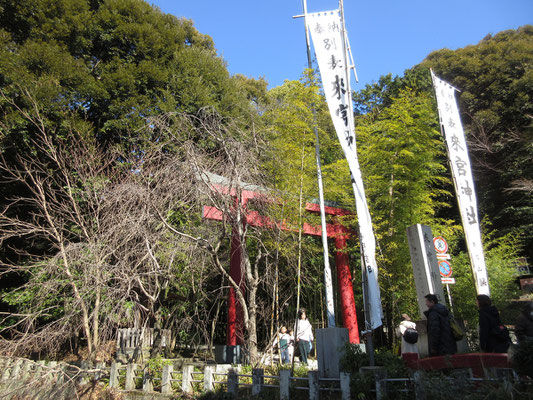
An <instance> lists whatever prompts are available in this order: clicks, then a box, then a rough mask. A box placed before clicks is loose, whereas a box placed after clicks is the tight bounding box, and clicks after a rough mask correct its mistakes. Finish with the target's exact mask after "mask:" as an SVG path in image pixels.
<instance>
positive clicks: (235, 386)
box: [228, 368, 239, 397]
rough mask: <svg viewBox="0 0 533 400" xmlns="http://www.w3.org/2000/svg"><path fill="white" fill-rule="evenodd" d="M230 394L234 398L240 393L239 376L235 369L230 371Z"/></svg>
mask: <svg viewBox="0 0 533 400" xmlns="http://www.w3.org/2000/svg"><path fill="white" fill-rule="evenodd" d="M228 393H229V394H231V395H232V396H234V397H237V394H238V393H239V376H238V375H237V371H235V370H234V369H233V368H230V370H229V371H228Z"/></svg>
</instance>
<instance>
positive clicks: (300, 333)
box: [274, 308, 313, 365]
mask: <svg viewBox="0 0 533 400" xmlns="http://www.w3.org/2000/svg"><path fill="white" fill-rule="evenodd" d="M295 329H296V338H295V337H294V334H293V330H292V329H287V327H286V326H282V327H281V329H280V332H279V335H278V337H277V339H276V342H275V343H274V344H277V345H278V347H279V350H280V355H281V362H282V363H283V364H290V362H291V360H292V357H293V354H294V345H295V343H296V344H297V345H298V350H299V352H300V362H302V363H303V364H306V365H307V357H308V356H309V353H310V352H311V349H312V348H313V327H312V326H311V323H310V322H309V320H308V319H307V314H306V312H305V309H303V308H302V309H300V310H299V311H298V322H297V324H296V326H295Z"/></svg>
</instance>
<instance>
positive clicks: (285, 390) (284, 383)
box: [279, 369, 291, 400]
mask: <svg viewBox="0 0 533 400" xmlns="http://www.w3.org/2000/svg"><path fill="white" fill-rule="evenodd" d="M290 379H291V370H290V369H282V370H280V371H279V398H280V400H289V397H290V391H289V388H290Z"/></svg>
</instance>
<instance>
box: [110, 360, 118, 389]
mask: <svg viewBox="0 0 533 400" xmlns="http://www.w3.org/2000/svg"><path fill="white" fill-rule="evenodd" d="M119 366H120V363H117V362H116V361H113V362H112V363H111V370H110V371H109V387H112V388H118V367H119Z"/></svg>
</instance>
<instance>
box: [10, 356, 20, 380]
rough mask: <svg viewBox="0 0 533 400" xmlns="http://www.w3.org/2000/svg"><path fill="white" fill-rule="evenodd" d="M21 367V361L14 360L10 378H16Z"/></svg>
mask: <svg viewBox="0 0 533 400" xmlns="http://www.w3.org/2000/svg"><path fill="white" fill-rule="evenodd" d="M21 365H22V359H20V358H19V359H17V360H15V364H13V369H12V370H11V378H16V377H17V375H18V374H19V372H20V366H21Z"/></svg>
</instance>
